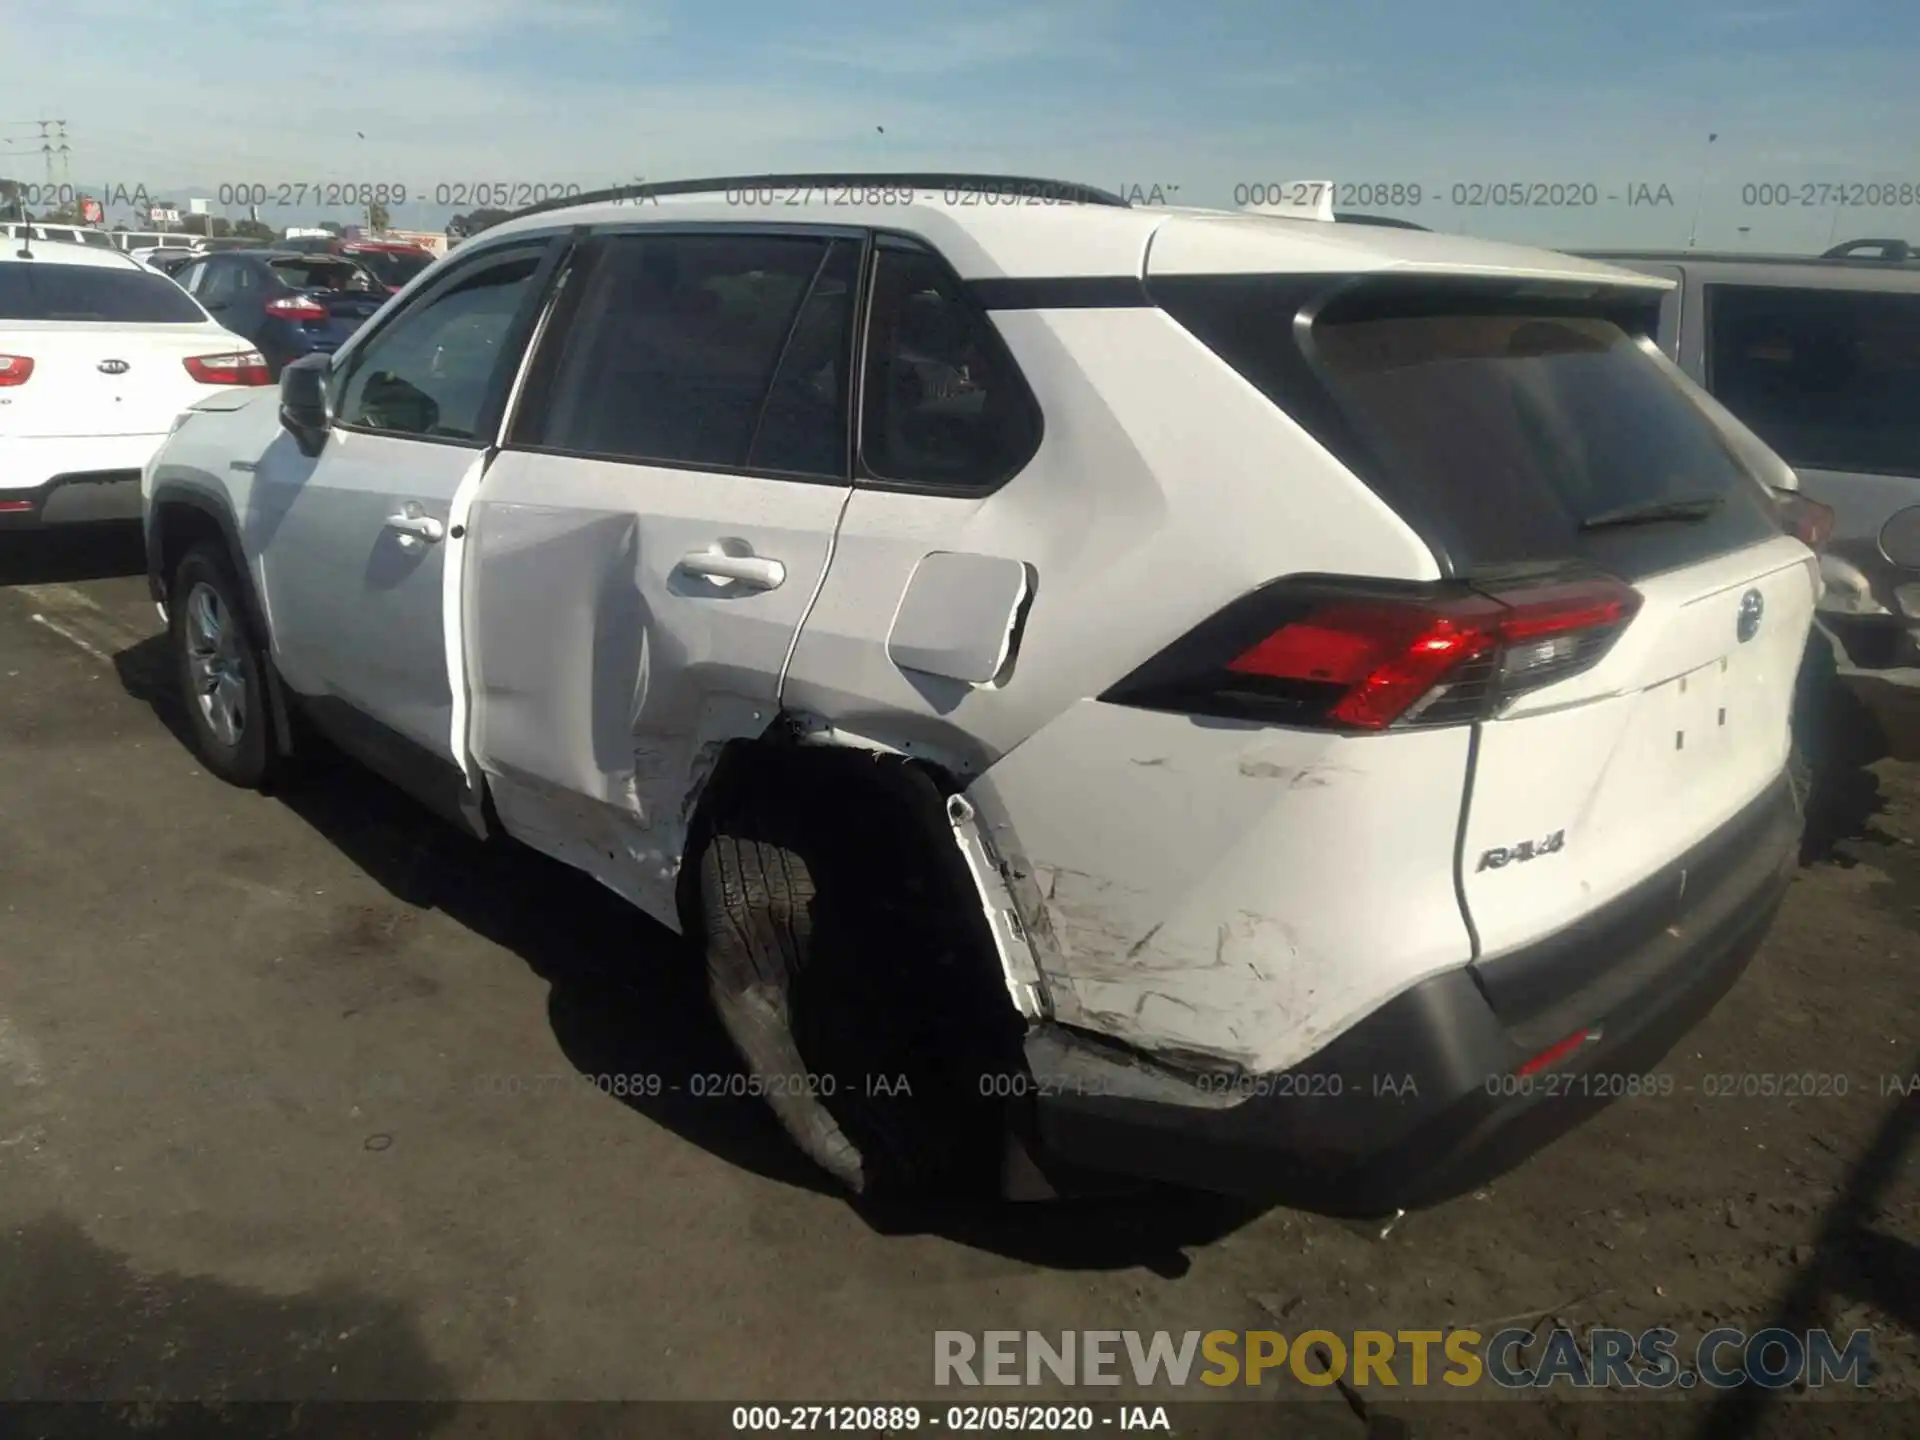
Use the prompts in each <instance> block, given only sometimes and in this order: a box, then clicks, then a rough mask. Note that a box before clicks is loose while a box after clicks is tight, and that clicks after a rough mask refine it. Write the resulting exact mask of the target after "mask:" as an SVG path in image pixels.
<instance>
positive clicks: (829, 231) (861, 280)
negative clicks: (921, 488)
mask: <svg viewBox="0 0 1920 1440" xmlns="http://www.w3.org/2000/svg"><path fill="white" fill-rule="evenodd" d="M576 234H577V236H578V239H579V242H580V246H584V244H585V243H586V242H587V241H590V240H610V239H617V238H621V237H624V236H628V235H692V236H726V237H736V236H773V237H778V238H787V239H805V240H824V241H827V242H829V246H830V244H831V242H832V241H835V240H849V241H853V242H855V243H857V244H859V245H860V246H861V254H860V257H859V259H858V261H857V262H856V263H857V265H858V266H859V268H858V270H857V271H856V276H857V278H856V281H855V294H854V311H853V315H852V317H851V321H850V327H849V328H850V331H851V335H850V342H849V343H850V344H852V346H853V347H854V348H853V356H852V358H851V359H850V361H849V365H850V366H852V367H855V368H851V369H850V370H849V372H848V379H849V382H850V383H849V385H848V390H849V394H850V396H851V394H852V392H853V391H854V389H855V387H856V386H857V385H858V382H859V370H858V368H857V367H858V366H859V364H860V362H861V357H862V356H863V354H864V349H863V347H862V346H861V344H860V341H861V339H862V337H863V336H864V334H865V329H866V327H865V323H864V322H865V318H866V308H865V304H864V300H865V277H866V275H867V273H868V270H869V257H870V255H871V252H872V248H873V245H872V232H871V231H869V230H867V229H866V228H864V227H862V226H858V225H804V224H794V225H779V224H756V223H754V222H752V221H745V222H739V223H728V222H724V221H722V222H717V223H716V222H713V221H705V222H702V221H685V222H668V223H661V222H658V221H655V222H652V223H649V222H646V221H635V222H628V221H621V220H613V221H604V222H601V223H599V224H594V225H582V226H581V227H580V228H579V230H578V231H577V232H576ZM573 248H574V249H575V250H577V249H578V248H580V247H579V246H576V247H573ZM827 253H828V247H823V248H822V251H821V263H822V264H824V263H825V262H826V259H827ZM569 262H571V254H570V255H569ZM818 276H819V271H818V270H817V269H816V271H815V279H816V280H817V279H818ZM812 283H813V282H811V281H810V282H809V292H810V291H811V286H812ZM807 298H808V296H807V294H803V295H802V296H801V299H800V305H801V308H805V306H806V302H807ZM794 314H795V321H796V323H797V321H798V318H799V311H798V310H796V311H795V312H794ZM543 319H544V317H543ZM791 339H792V332H791V330H789V333H788V336H787V340H785V341H782V343H781V349H780V360H784V359H785V358H786V345H787V343H788V342H789V341H791ZM540 343H541V347H542V350H541V353H538V354H532V355H531V356H530V360H531V363H530V364H529V366H528V369H527V376H526V380H525V382H524V384H523V385H522V386H521V391H520V394H519V396H518V397H516V405H515V410H514V414H512V415H511V416H508V417H506V420H505V424H504V425H503V427H502V430H501V439H500V446H499V448H500V450H501V451H503V452H505V451H511V452H513V453H515V454H521V455H550V456H553V457H555V458H556V459H565V460H594V461H598V462H599V463H601V464H603V465H626V466H630V467H632V468H635V469H640V470H667V471H675V470H678V471H685V472H687V473H689V474H694V475H738V476H740V477H742V478H743V479H748V480H787V481H793V482H795V483H798V484H802V485H830V486H832V487H833V488H835V489H837V490H847V489H850V488H851V487H852V485H853V481H852V479H851V478H850V476H849V475H846V474H841V475H819V474H814V473H812V472H810V471H800V470H776V469H773V468H771V467H767V466H757V465H756V466H752V467H743V466H739V465H724V464H719V463H717V462H714V461H707V460H699V461H695V460H643V459H639V458H636V457H635V456H632V455H605V454H601V453H599V452H598V451H592V450H579V449H575V448H574V447H572V446H564V445H535V444H532V443H530V442H528V441H525V440H516V439H514V438H513V434H512V432H513V430H514V428H515V427H517V425H518V423H519V421H520V418H521V415H522V413H523V412H522V409H521V407H522V406H523V405H525V404H526V403H527V401H528V396H529V395H530V394H532V395H536V397H537V398H536V401H535V403H538V404H545V403H546V401H547V394H546V387H547V385H548V384H550V382H551V380H552V378H553V371H554V368H555V366H556V365H557V364H558V362H559V352H558V351H557V350H551V349H548V348H547V340H546V337H545V335H544V334H543V335H541V336H540ZM779 373H780V366H779V363H778V361H776V363H775V365H774V367H773V371H772V373H771V375H770V377H769V380H768V394H769V395H770V394H771V393H772V382H773V380H774V379H775V378H778V376H779ZM536 387H538V389H537V390H536ZM766 400H767V396H765V395H763V396H762V397H761V405H762V408H763V409H764V407H765V404H766ZM857 415H858V412H857V410H851V409H850V413H849V417H848V423H849V425H850V426H852V425H856V424H857ZM755 434H756V437H757V434H758V426H757V423H756V430H755ZM848 435H849V439H848V447H847V448H848V449H849V451H851V450H853V449H855V448H856V447H857V446H858V444H859V436H858V431H857V430H855V429H850V430H849V432H848ZM748 453H749V454H751V453H752V449H751V446H749V449H748Z"/></svg>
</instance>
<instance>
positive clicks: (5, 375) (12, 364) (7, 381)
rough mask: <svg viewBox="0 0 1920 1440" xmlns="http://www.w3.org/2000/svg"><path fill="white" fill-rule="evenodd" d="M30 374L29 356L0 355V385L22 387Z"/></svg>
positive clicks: (31, 364) (31, 366)
mask: <svg viewBox="0 0 1920 1440" xmlns="http://www.w3.org/2000/svg"><path fill="white" fill-rule="evenodd" d="M31 374H33V357H32V356H31V355H0V385H24V384H26V383H27V377H28V376H30V375H31Z"/></svg>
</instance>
